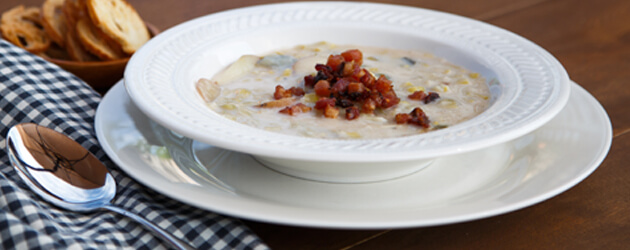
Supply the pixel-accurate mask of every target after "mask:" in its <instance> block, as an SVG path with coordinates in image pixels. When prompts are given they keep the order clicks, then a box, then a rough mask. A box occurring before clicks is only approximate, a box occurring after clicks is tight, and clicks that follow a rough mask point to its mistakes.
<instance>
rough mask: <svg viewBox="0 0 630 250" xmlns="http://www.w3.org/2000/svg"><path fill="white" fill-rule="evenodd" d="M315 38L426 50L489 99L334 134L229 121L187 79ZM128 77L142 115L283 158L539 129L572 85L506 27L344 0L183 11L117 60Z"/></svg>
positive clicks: (466, 144) (425, 145) (402, 157)
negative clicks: (440, 120) (375, 128)
mask: <svg viewBox="0 0 630 250" xmlns="http://www.w3.org/2000/svg"><path fill="white" fill-rule="evenodd" d="M321 40H326V41H329V42H332V43H337V44H359V45H367V46H380V47H393V48H398V49H420V50H424V51H428V52H431V53H433V54H436V55H437V56H440V57H444V58H446V59H448V60H449V61H451V62H453V63H455V64H458V65H462V66H464V67H466V68H468V69H470V70H473V71H475V72H480V73H481V75H483V76H484V77H485V78H486V79H488V80H489V81H491V83H492V84H490V85H491V89H492V92H493V96H492V98H491V99H492V102H493V103H492V105H491V106H490V107H489V109H488V110H487V111H486V112H484V113H482V114H481V115H479V116H476V117H475V118H473V119H471V120H469V121H466V122H463V123H461V124H457V125H455V126H451V127H449V128H447V129H443V130H439V131H433V132H431V133H425V134H420V135H415V136H406V137H399V138H386V139H379V140H330V139H315V138H304V137H298V136H289V135H284V134H279V133H274V132H270V131H265V130H262V129H257V128H253V127H250V126H246V125H243V124H240V123H238V122H235V121H232V120H230V119H227V118H225V117H223V116H221V115H219V114H217V113H216V112H213V111H212V110H210V109H209V108H208V107H207V105H206V103H205V102H204V101H203V100H202V99H201V97H200V96H199V95H198V93H197V91H196V89H195V87H194V84H195V82H196V81H197V80H198V79H199V78H202V77H205V78H210V77H211V76H213V74H215V73H217V72H218V71H219V70H221V69H222V68H223V67H224V66H226V65H228V64H229V63H231V62H233V61H235V60H236V59H238V58H239V57H240V56H241V55H243V54H264V53H269V52H270V51H273V50H276V49H281V48H287V47H292V46H295V45H298V44H309V43H314V42H318V41H321ZM125 85H126V88H127V91H128V93H129V95H130V96H131V99H132V100H133V102H134V103H135V104H136V105H137V106H138V108H139V109H140V110H142V111H143V113H145V114H146V115H147V116H148V117H150V118H151V119H152V120H154V121H156V122H157V123H159V124H161V125H163V126H164V127H167V128H169V129H171V130H172V131H175V132H177V133H180V134H182V135H185V136H186V137H189V138H193V139H195V140H199V141H201V142H205V143H208V144H212V145H215V146H218V147H222V148H226V149H230V150H234V151H238V152H243V153H248V154H252V155H256V156H260V157H261V158H262V157H264V158H265V159H264V160H266V161H273V160H277V161H276V163H278V164H285V165H287V164H286V160H295V161H294V164H288V165H289V166H292V165H295V163H296V161H300V163H305V162H322V161H326V162H328V163H334V164H341V163H350V164H351V163H357V162H358V163H360V164H362V165H368V164H372V165H374V164H383V163H387V162H393V161H397V162H398V163H399V165H402V164H403V162H404V161H407V163H410V164H414V162H415V161H417V160H419V159H423V160H426V159H431V158H435V157H438V156H444V155H449V154H456V153H462V152H468V151H471V150H476V149H481V148H485V147H487V146H491V145H495V144H498V143H501V142H505V141H508V140H511V139H514V138H516V137H519V136H522V135H524V134H526V133H529V132H531V131H532V130H534V129H536V128H538V127H540V126H541V125H543V124H544V123H546V122H547V121H549V120H550V119H551V118H553V117H554V116H555V115H556V114H557V113H558V112H559V111H560V110H561V109H562V108H563V107H564V105H565V104H566V101H567V100H568V97H569V92H570V80H569V78H568V76H567V73H566V71H565V70H564V68H563V67H562V65H561V64H560V63H559V62H558V61H557V60H556V59H555V58H554V57H553V56H552V55H550V54H549V53H548V52H547V51H545V50H544V49H542V48H540V47H539V46H538V45H536V44H534V43H532V42H530V41H528V40H526V39H524V38H522V37H520V36H518V35H515V34H513V33H511V32H509V31H506V30H503V29H500V28H498V27H495V26H492V25H489V24H486V23H482V22H479V21H476V20H472V19H469V18H465V17H460V16H456V15H452V14H447V13H441V12H436V11H431V10H425V9H420V8H413V7H404V6H395V5H387V4H372V3H350V2H298V3H283V4H272V5H262V6H254V7H247V8H242V9H236V10H230V11H225V12H220V13H215V14H211V15H208V16H204V17H201V18H198V19H194V20H191V21H189V22H186V23H183V24H181V25H178V26H176V27H174V28H172V29H169V30H167V31H165V32H162V33H161V34H159V35H158V36H156V37H155V38H153V39H151V41H149V42H148V43H147V44H146V45H144V46H143V47H142V48H141V49H140V50H139V51H138V52H136V53H135V54H134V55H133V57H132V58H131V60H130V61H129V64H128V65H127V68H126V70H125ZM350 164H348V165H350ZM356 165H359V164H356ZM377 169H378V168H377Z"/></svg>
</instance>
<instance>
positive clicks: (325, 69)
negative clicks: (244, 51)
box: [196, 42, 490, 139]
mask: <svg viewBox="0 0 630 250" xmlns="http://www.w3.org/2000/svg"><path fill="white" fill-rule="evenodd" d="M196 87H197V90H198V92H199V94H200V95H201V97H202V98H203V99H204V100H205V101H206V102H207V104H208V106H209V107H210V108H211V109H212V110H214V111H216V112H217V113H219V114H221V115H223V116H225V117H227V118H229V119H232V120H235V121H237V122H240V123H243V124H247V125H250V126H254V127H258V128H261V129H266V130H269V131H275V132H279V133H285V134H290V135H298V136H306V137H315V138H332V139H358V138H362V139H373V138H388V137H399V136H407V135H415V134H419V133H424V132H427V131H431V130H435V129H441V128H446V127H448V126H452V125H454V124H457V123H460V122H462V121H466V120H468V119H470V118H472V117H474V116H476V115H478V114H480V113H481V112H483V111H484V110H485V109H486V108H487V107H488V105H489V99H490V91H489V89H488V86H487V84H486V82H485V79H484V78H483V77H481V75H479V74H478V73H475V72H471V71H469V70H467V69H464V68H462V67H459V66H456V65H454V64H451V63H449V62H447V61H446V60H444V59H442V58H438V57H435V56H433V55H431V54H428V53H424V52H421V51H408V50H395V49H386V48H374V47H360V46H337V45H334V44H330V43H325V42H322V43H316V44H312V45H304V46H297V47H295V48H292V49H288V50H282V51H277V52H275V53H272V54H269V55H266V56H263V57H259V56H253V55H246V56H243V57H241V58H239V59H238V60H237V61H236V62H234V63H233V64H231V65H230V66H228V67H227V68H226V69H224V70H223V71H221V72H220V73H218V74H216V75H215V76H214V77H213V78H212V79H200V80H199V81H198V82H197V86H196Z"/></svg>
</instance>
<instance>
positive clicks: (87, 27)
mask: <svg viewBox="0 0 630 250" xmlns="http://www.w3.org/2000/svg"><path fill="white" fill-rule="evenodd" d="M77 37H78V38H79V41H80V42H81V44H82V45H83V47H84V48H85V49H86V50H87V51H89V52H91V53H92V54H94V55H96V56H97V57H98V58H100V59H101V60H104V61H107V60H114V59H120V58H123V57H125V56H126V55H125V54H124V53H123V52H122V51H121V50H120V48H116V47H114V46H110V43H108V42H107V41H106V38H105V37H104V36H103V35H101V34H99V31H98V30H97V28H96V27H94V25H93V24H92V22H90V20H88V19H87V18H83V19H81V20H79V21H78V22H77Z"/></svg>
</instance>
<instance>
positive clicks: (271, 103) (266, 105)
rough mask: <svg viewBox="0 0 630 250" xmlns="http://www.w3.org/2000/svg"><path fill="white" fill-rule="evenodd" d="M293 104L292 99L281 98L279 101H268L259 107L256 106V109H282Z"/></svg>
mask: <svg viewBox="0 0 630 250" xmlns="http://www.w3.org/2000/svg"><path fill="white" fill-rule="evenodd" d="M293 102H295V99H294V98H293V97H286V98H282V99H279V100H273V101H269V102H265V103H262V104H259V105H256V107H259V108H282V107H286V106H289V105H291V104H292V103H293Z"/></svg>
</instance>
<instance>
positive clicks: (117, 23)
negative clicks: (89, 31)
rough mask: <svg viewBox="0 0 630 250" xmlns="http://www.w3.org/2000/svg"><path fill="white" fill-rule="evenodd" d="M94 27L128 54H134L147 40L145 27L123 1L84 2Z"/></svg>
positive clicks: (99, 0) (88, 0) (100, 0)
mask: <svg viewBox="0 0 630 250" xmlns="http://www.w3.org/2000/svg"><path fill="white" fill-rule="evenodd" d="M86 5H87V11H88V13H89V15H90V18H91V20H92V22H93V23H94V25H96V27H98V28H99V29H100V30H101V31H103V33H105V34H106V35H108V36H109V37H111V38H112V39H113V40H114V41H116V42H117V43H118V44H120V46H121V48H122V50H123V51H124V52H126V53H128V54H132V53H134V52H135V51H136V50H138V49H139V48H140V47H141V46H142V45H143V44H144V43H146V42H147V41H148V40H149V38H150V35H149V31H148V29H147V26H146V25H145V24H144V21H142V18H140V15H139V14H138V12H136V10H135V9H134V8H133V6H131V4H129V3H128V2H127V1H125V0H86Z"/></svg>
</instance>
